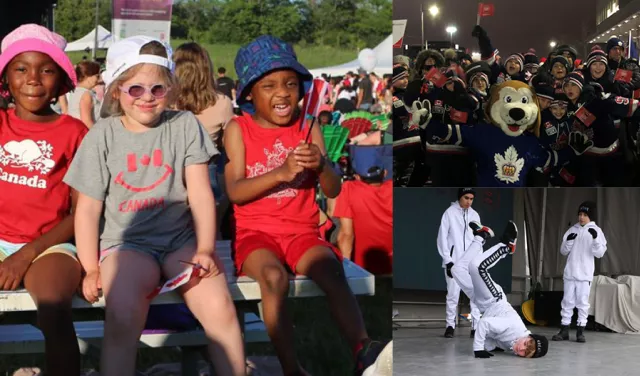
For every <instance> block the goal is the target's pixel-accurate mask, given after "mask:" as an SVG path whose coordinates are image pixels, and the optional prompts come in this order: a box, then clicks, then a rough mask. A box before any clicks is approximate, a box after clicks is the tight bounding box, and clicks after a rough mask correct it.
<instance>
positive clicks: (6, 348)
mask: <svg viewBox="0 0 640 376" xmlns="http://www.w3.org/2000/svg"><path fill="white" fill-rule="evenodd" d="M216 252H218V254H219V255H220V257H221V259H222V261H223V263H224V267H225V271H226V273H227V280H228V283H229V291H230V292H231V296H232V298H233V300H234V301H235V302H236V306H237V308H238V318H239V321H240V324H241V326H242V330H243V333H244V340H245V343H249V342H268V341H269V337H268V335H267V333H266V330H265V328H264V324H263V323H262V321H261V320H260V317H258V316H261V309H260V307H259V302H260V288H259V286H258V283H257V282H255V281H254V280H253V279H251V278H249V277H246V276H242V277H237V276H236V275H235V267H234V264H233V260H232V259H231V248H230V242H228V241H220V242H218V243H217V244H216ZM343 266H344V269H345V274H346V276H347V281H348V283H349V286H350V287H351V290H352V291H353V293H354V294H356V295H374V293H375V287H374V282H375V281H374V277H373V275H372V274H370V273H369V272H367V271H365V270H364V269H362V268H360V267H359V266H357V265H355V264H354V263H352V262H351V261H348V260H345V261H344V262H343ZM321 295H324V293H323V292H322V291H321V290H320V289H319V288H318V286H316V284H315V283H313V281H311V280H310V279H309V278H307V277H305V276H291V279H290V282H289V297H290V298H304V297H314V296H321ZM182 302H183V301H182V298H180V296H179V295H178V294H177V293H174V292H169V293H166V294H163V295H160V296H158V297H157V298H155V299H154V300H153V301H152V302H151V304H153V305H163V304H175V303H182ZM96 307H104V298H101V299H100V300H99V301H98V302H96V303H94V304H90V303H88V302H86V301H84V300H83V299H81V298H80V297H76V298H74V300H73V308H74V309H87V308H96ZM35 309H36V306H35V304H34V302H33V300H32V299H31V297H30V296H29V294H28V293H27V292H26V291H25V290H19V291H0V312H24V311H35ZM251 311H253V312H251ZM74 326H75V328H76V335H77V336H78V343H79V345H80V350H81V352H82V353H83V354H86V353H87V352H88V351H89V350H90V349H91V348H95V347H99V346H100V343H101V340H102V335H103V330H104V322H103V321H84V322H75V323H74ZM206 344H207V339H206V337H205V335H204V332H203V331H202V330H193V331H186V332H166V331H155V332H150V331H146V332H145V333H143V334H142V336H141V337H140V341H139V343H138V346H139V347H141V348H160V347H176V346H177V347H180V349H181V350H182V374H183V375H185V376H190V375H197V374H198V372H197V369H196V366H197V361H198V353H199V350H200V348H201V347H202V346H203V345H206ZM42 352H44V338H43V336H42V333H41V332H40V330H38V329H37V328H36V327H34V326H32V325H28V324H21V325H0V354H24V353H42Z"/></svg>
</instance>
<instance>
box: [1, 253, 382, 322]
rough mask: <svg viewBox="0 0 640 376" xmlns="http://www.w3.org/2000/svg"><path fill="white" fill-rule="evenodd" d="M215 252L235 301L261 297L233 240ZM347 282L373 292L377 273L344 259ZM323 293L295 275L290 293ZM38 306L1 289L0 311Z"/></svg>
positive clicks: (172, 296) (80, 304)
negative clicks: (243, 270) (236, 256)
mask: <svg viewBox="0 0 640 376" xmlns="http://www.w3.org/2000/svg"><path fill="white" fill-rule="evenodd" d="M216 252H218V253H219V255H220V257H221V258H222V260H223V262H224V264H225V270H226V273H227V280H228V283H229V290H230V291H231V296H232V298H233V300H235V301H245V300H260V287H259V286H258V283H257V282H255V281H254V280H252V279H251V278H249V277H246V276H242V277H236V275H235V269H234V267H233V262H232V260H231V244H230V242H229V241H220V242H217V243H216ZM343 266H344V270H345V274H346V276H347V282H348V283H349V287H351V291H353V293H354V294H356V295H373V294H374V293H375V287H374V285H375V282H374V276H373V275H372V274H371V273H369V272H367V271H366V270H364V269H362V268H361V267H359V266H358V265H356V264H354V263H353V262H351V261H349V260H344V261H343ZM320 295H324V294H323V293H322V291H321V290H320V289H319V288H318V286H317V285H316V284H315V283H314V282H313V281H311V280H310V279H309V278H307V277H305V276H295V277H294V276H292V277H291V281H290V282H289V297H292V298H299V297H313V296H320ZM174 303H182V298H181V297H180V296H179V295H178V294H177V293H175V292H173V291H172V292H169V293H166V294H162V295H160V296H158V297H157V298H155V299H154V300H153V301H152V302H151V304H154V305H158V304H174ZM91 307H104V298H101V299H100V300H99V301H98V302H97V303H94V304H89V303H87V302H86V301H84V300H83V299H81V298H79V297H75V298H74V300H73V308H91ZM35 309H36V306H35V304H34V303H33V300H32V299H31V296H29V294H28V293H27V292H26V291H25V290H18V291H0V312H13V311H35Z"/></svg>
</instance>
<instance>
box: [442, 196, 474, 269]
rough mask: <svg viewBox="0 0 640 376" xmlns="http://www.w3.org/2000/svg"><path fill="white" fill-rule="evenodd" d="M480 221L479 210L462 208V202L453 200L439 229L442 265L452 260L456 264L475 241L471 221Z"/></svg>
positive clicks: (444, 265) (443, 216)
mask: <svg viewBox="0 0 640 376" xmlns="http://www.w3.org/2000/svg"><path fill="white" fill-rule="evenodd" d="M473 221H477V222H480V216H479V215H478V212H476V211H475V210H473V208H469V209H462V207H461V206H460V204H459V203H458V202H457V201H456V202H452V203H451V206H449V208H448V209H447V210H446V211H445V212H444V214H443V215H442V220H441V221H440V230H439V231H438V252H439V253H440V256H441V257H442V267H443V268H444V267H446V265H447V264H448V263H450V262H453V263H454V264H455V263H456V261H457V260H458V259H459V258H460V257H462V255H463V254H464V251H465V250H466V249H467V247H468V246H469V245H470V244H471V242H472V241H473V231H471V228H469V223H471V222H473Z"/></svg>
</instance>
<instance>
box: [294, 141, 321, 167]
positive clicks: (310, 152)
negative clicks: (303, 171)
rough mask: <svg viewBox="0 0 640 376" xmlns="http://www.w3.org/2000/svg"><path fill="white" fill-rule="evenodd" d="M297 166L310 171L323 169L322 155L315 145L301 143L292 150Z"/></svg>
mask: <svg viewBox="0 0 640 376" xmlns="http://www.w3.org/2000/svg"><path fill="white" fill-rule="evenodd" d="M293 154H294V155H295V158H296V161H297V162H298V166H301V167H304V168H308V169H310V170H320V168H321V167H323V163H322V153H320V148H319V147H318V145H316V144H306V143H301V144H300V145H298V147H296V148H295V149H294V150H293Z"/></svg>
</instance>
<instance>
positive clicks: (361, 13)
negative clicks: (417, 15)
mask: <svg viewBox="0 0 640 376" xmlns="http://www.w3.org/2000/svg"><path fill="white" fill-rule="evenodd" d="M96 1H97V3H98V8H99V12H98V13H99V23H100V24H101V25H102V26H104V27H105V28H107V29H111V15H112V4H111V0H58V1H57V7H56V9H55V13H54V17H55V29H56V32H58V33H60V34H61V35H63V36H64V37H65V38H66V39H67V40H68V41H73V40H76V39H78V38H81V37H83V36H84V35H86V34H87V33H89V32H90V31H91V30H93V28H94V25H95V11H96ZM391 18H392V0H174V4H173V15H172V20H171V37H172V38H173V39H187V40H194V41H198V42H200V43H234V44H243V43H247V42H249V41H250V40H252V39H253V38H255V37H257V36H259V35H263V34H271V35H274V36H277V37H279V38H282V39H283V40H285V41H287V42H290V43H295V44H302V45H305V44H310V45H321V46H331V47H336V48H348V49H354V50H359V49H362V48H365V47H374V46H376V44H377V43H379V42H380V41H382V40H383V39H384V38H385V37H387V36H388V35H389V34H390V33H391V28H392V26H391Z"/></svg>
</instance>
